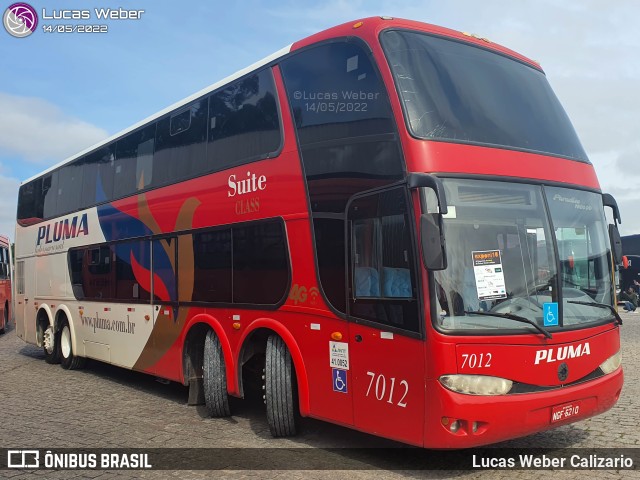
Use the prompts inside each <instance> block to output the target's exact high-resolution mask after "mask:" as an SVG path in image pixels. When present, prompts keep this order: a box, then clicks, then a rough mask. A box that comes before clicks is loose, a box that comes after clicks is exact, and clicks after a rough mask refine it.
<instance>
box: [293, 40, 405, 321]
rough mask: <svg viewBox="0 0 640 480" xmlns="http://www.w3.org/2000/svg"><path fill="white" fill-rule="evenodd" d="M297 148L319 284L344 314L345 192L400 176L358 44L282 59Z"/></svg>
mask: <svg viewBox="0 0 640 480" xmlns="http://www.w3.org/2000/svg"><path fill="white" fill-rule="evenodd" d="M281 67H282V72H283V75H284V80H285V86H286V89H287V95H288V98H289V103H290V105H291V108H292V110H293V116H294V119H295V124H296V131H297V134H298V140H299V143H300V146H301V153H302V161H303V163H304V169H305V175H306V181H307V190H308V192H309V200H310V204H311V211H312V212H313V225H314V235H315V244H316V255H317V261H318V268H319V274H320V283H321V284H322V289H323V291H324V293H325V295H326V296H327V299H328V300H329V302H330V303H331V304H332V305H333V306H334V307H335V308H337V309H338V310H340V311H343V312H344V311H345V308H346V305H345V288H346V285H345V280H344V279H345V271H344V249H345V245H344V221H343V220H342V218H343V217H342V214H343V213H344V209H345V207H346V204H347V201H348V199H349V197H351V196H352V195H353V194H355V193H358V192H361V191H364V190H368V189H371V188H374V187H377V186H381V185H386V184H389V183H392V182H394V181H397V180H400V179H401V178H403V171H404V169H403V165H402V158H401V156H400V150H399V147H398V144H397V139H396V135H395V126H394V121H393V115H392V112H391V107H390V104H389V99H388V96H387V93H386V90H385V88H384V84H383V83H382V81H381V80H380V78H379V75H378V72H377V69H376V67H375V65H374V64H373V63H372V62H371V59H370V57H369V55H368V54H367V52H366V51H365V50H364V49H363V48H362V47H361V45H360V44H356V43H329V44H326V45H322V46H319V47H315V48H312V49H309V50H305V51H303V52H301V53H299V54H296V55H293V56H291V57H290V58H288V59H286V60H285V61H283V62H282V65H281Z"/></svg>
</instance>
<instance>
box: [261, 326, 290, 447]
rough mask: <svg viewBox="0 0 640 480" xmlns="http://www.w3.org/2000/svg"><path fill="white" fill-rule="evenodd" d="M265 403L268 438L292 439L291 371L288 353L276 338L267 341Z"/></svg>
mask: <svg viewBox="0 0 640 480" xmlns="http://www.w3.org/2000/svg"><path fill="white" fill-rule="evenodd" d="M265 403H266V405H267V422H268V423H269V429H270V430H271V435H273V436H274V437H288V436H292V435H295V434H296V430H297V426H296V424H297V416H298V413H297V412H298V410H297V405H296V404H297V395H296V381H295V370H294V368H293V362H292V360H291V354H290V353H289V349H288V348H287V345H286V344H285V343H284V340H282V338H280V337H279V336H278V335H271V336H269V338H268V339H267V351H266V359H265Z"/></svg>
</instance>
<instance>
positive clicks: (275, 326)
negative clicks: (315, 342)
mask: <svg viewBox="0 0 640 480" xmlns="http://www.w3.org/2000/svg"><path fill="white" fill-rule="evenodd" d="M270 333H275V334H276V335H278V336H279V337H280V338H282V340H283V341H284V343H285V345H286V346H287V349H288V350H289V353H290V355H291V360H292V361H293V366H294V369H295V373H296V379H297V384H298V399H299V404H300V405H299V407H300V414H301V415H302V416H308V415H309V413H310V408H309V380H308V376H307V370H306V368H305V366H304V360H303V358H302V352H301V351H300V347H299V346H298V342H296V340H295V338H294V337H293V334H292V333H291V332H290V331H289V330H287V329H286V328H285V327H284V326H283V325H282V323H280V322H277V321H276V320H274V319H271V318H266V317H263V318H258V319H256V320H254V321H253V322H251V325H249V327H247V329H246V330H244V332H243V333H242V336H241V337H240V345H241V347H240V350H239V352H238V362H237V368H236V371H235V372H234V373H235V375H236V385H238V386H239V388H238V390H239V391H238V394H240V393H241V392H240V388H241V383H242V365H243V362H242V360H243V357H244V355H245V352H246V351H247V349H248V348H252V346H251V344H252V342H254V341H256V340H258V339H261V338H262V337H263V336H265V335H269V334H270ZM238 379H239V380H238Z"/></svg>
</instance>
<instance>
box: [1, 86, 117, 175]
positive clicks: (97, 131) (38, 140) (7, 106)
mask: <svg viewBox="0 0 640 480" xmlns="http://www.w3.org/2000/svg"><path fill="white" fill-rule="evenodd" d="M0 112H2V115H0V156H1V157H4V158H9V157H11V156H15V157H16V158H17V159H18V160H20V161H22V160H26V161H27V162H30V163H35V164H38V165H43V166H48V165H51V164H52V163H55V162H57V161H60V160H64V159H65V158H66V157H68V156H70V155H72V154H74V153H77V152H79V151H80V150H83V149H84V148H87V147H89V146H91V145H93V144H95V143H97V142H99V141H100V140H102V139H104V138H106V137H108V136H109V134H108V132H107V131H106V130H103V129H101V128H98V127H96V126H94V125H91V124H90V123H87V122H84V121H82V120H80V119H77V118H74V117H72V116H69V115H67V114H65V113H64V112H63V111H62V110H60V109H59V108H58V107H57V106H55V105H54V104H52V103H50V102H48V101H46V100H43V99H41V98H36V97H23V96H18V95H9V94H7V93H2V92H0Z"/></svg>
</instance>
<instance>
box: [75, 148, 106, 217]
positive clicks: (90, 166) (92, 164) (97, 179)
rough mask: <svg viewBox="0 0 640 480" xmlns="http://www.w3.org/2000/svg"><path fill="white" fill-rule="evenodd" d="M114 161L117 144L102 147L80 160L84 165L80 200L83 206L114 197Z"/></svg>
mask: <svg viewBox="0 0 640 480" xmlns="http://www.w3.org/2000/svg"><path fill="white" fill-rule="evenodd" d="M114 161H115V144H111V145H107V146H106V147H102V148H100V149H99V150H97V151H95V152H93V153H90V154H89V155H85V156H84V157H82V158H81V159H80V160H79V161H78V163H79V164H80V165H82V177H83V181H82V195H81V199H80V202H81V204H82V207H83V208H86V207H90V206H93V205H95V204H96V203H101V202H104V201H108V200H111V199H112V198H113V171H114Z"/></svg>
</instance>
